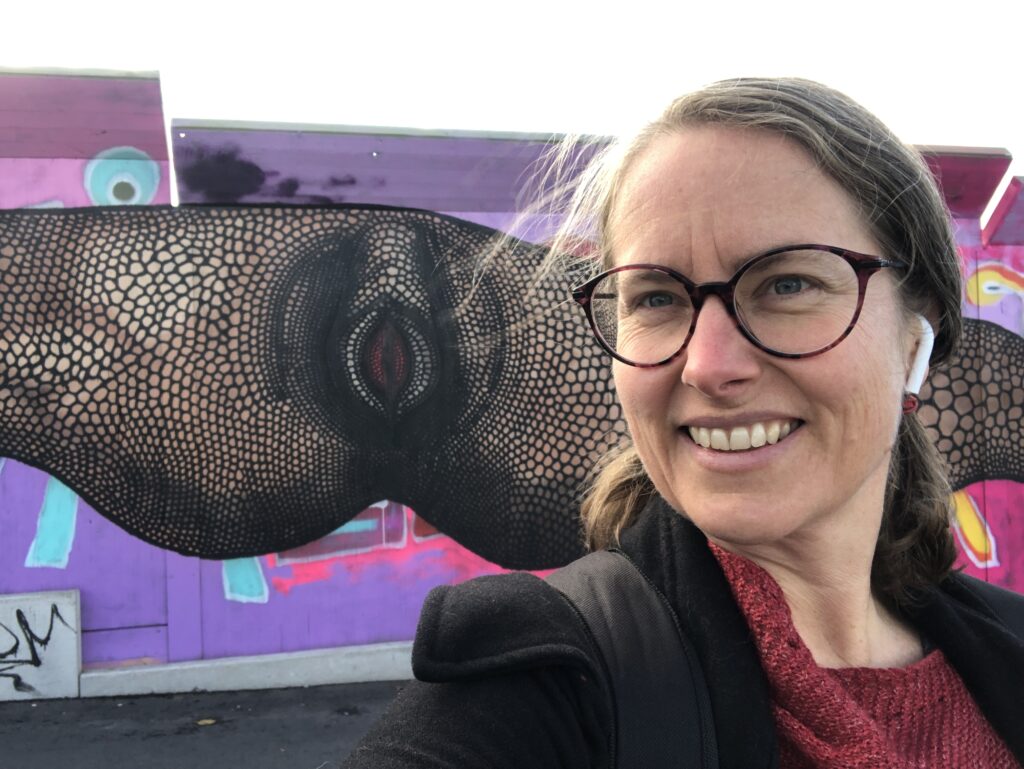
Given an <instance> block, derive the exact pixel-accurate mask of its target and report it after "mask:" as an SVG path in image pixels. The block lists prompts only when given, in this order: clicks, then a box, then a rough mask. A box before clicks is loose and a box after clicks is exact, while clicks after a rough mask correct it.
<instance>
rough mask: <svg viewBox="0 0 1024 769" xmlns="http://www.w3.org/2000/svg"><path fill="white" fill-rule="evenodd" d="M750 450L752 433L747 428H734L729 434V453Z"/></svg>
mask: <svg viewBox="0 0 1024 769" xmlns="http://www.w3.org/2000/svg"><path fill="white" fill-rule="evenodd" d="M749 448H750V431H749V430H747V428H746V427H734V428H732V432H731V433H729V451H745V450H746V449H749Z"/></svg>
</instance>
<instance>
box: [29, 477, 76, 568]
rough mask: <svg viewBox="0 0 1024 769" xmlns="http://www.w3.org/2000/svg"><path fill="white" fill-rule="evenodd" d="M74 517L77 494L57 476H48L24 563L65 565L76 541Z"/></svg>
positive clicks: (38, 566) (47, 565)
mask: <svg viewBox="0 0 1024 769" xmlns="http://www.w3.org/2000/svg"><path fill="white" fill-rule="evenodd" d="M77 518H78V495H77V494H75V492H73V491H72V490H71V489H69V488H68V487H67V486H65V485H64V484H63V483H61V482H60V481H58V480H57V479H56V478H48V479H47V480H46V491H45V492H44V494H43V506H42V508H41V509H40V510H39V518H38V520H37V522H36V536H35V538H34V539H33V540H32V544H31V545H30V546H29V548H28V555H26V556H25V566H27V567H29V568H40V567H48V568H51V569H63V568H66V567H67V565H68V557H69V556H70V555H71V545H72V544H74V541H75V521H76V519H77Z"/></svg>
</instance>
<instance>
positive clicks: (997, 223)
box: [982, 176, 1024, 246]
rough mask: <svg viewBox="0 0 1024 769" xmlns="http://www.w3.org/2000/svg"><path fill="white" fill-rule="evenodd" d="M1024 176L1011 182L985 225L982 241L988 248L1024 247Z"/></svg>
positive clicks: (1017, 177) (1014, 178)
mask: <svg viewBox="0 0 1024 769" xmlns="http://www.w3.org/2000/svg"><path fill="white" fill-rule="evenodd" d="M1022 192H1024V176H1015V177H1013V178H1012V179H1011V180H1010V183H1009V184H1008V185H1007V187H1006V190H1005V191H1004V192H1003V196H1002V197H1001V198H1000V199H999V203H998V204H996V208H995V210H994V211H993V212H992V218H991V219H989V220H988V224H986V225H985V231H984V232H983V233H982V241H983V242H984V243H985V245H987V246H1020V245H1024V194H1021V193H1022Z"/></svg>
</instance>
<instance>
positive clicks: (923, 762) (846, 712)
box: [711, 545, 1019, 769]
mask: <svg viewBox="0 0 1024 769" xmlns="http://www.w3.org/2000/svg"><path fill="white" fill-rule="evenodd" d="M711 549H712V551H713V552H714V554H715V556H716V557H717V558H718V562H719V564H721V566H722V570H723V571H724V572H725V576H726V579H727V580H728V581H729V585H730V587H731V588H732V592H733V595H734V596H735V598H736V602H737V603H738V604H739V607H740V610H741V611H742V612H743V615H744V616H745V617H746V620H747V624H748V625H749V626H750V628H751V631H752V632H753V635H754V642H755V643H756V645H757V648H758V651H759V653H760V656H761V665H762V666H763V667H764V671H765V674H766V675H767V678H768V683H769V686H770V688H771V697H772V711H773V716H774V718H775V726H776V729H777V731H778V736H779V757H780V766H781V767H782V769H803V768H804V767H808V769H826V768H828V769H832V768H834V769H839V767H842V768H843V769H854V768H856V769H861V767H863V768H864V769H869V768H870V769H879V768H880V767H886V768H889V767H891V768H892V769H897V768H898V769H909V768H910V767H914V768H915V769H917V768H918V767H922V768H923V767H944V768H945V767H991V768H992V769H1004V768H1005V769H1019V765H1018V764H1017V762H1016V760H1015V759H1014V757H1013V755H1012V754H1011V753H1010V751H1009V750H1008V749H1007V747H1006V744H1005V743H1004V742H1003V741H1002V739H1000V737H999V736H998V735H997V734H996V733H995V731H994V730H993V729H992V727H991V726H990V725H989V723H988V721H987V720H986V719H985V717H984V716H983V715H982V714H981V711H980V710H978V706H977V705H976V704H975V702H974V700H973V699H972V698H971V695H970V693H969V692H968V691H967V688H966V687H965V686H964V683H963V681H961V680H960V676H959V675H957V673H956V671H955V670H954V669H953V667H952V666H951V665H950V664H949V662H948V661H947V660H946V658H945V657H944V656H943V654H942V652H941V651H933V652H931V653H930V654H928V655H927V656H926V657H925V658H924V659H922V660H921V661H920V662H916V663H914V664H913V665H910V666H908V667H906V668H840V669H831V668H821V667H818V665H817V664H815V662H814V658H813V657H812V656H811V652H810V649H808V648H807V646H806V645H805V644H804V642H803V641H802V640H801V639H800V636H799V635H798V634H797V631H796V627H795V626H794V625H793V618H792V616H791V614H790V611H789V606H788V605H787V604H786V602H785V599H784V597H783V594H782V588H780V587H779V585H778V583H777V582H775V580H774V579H772V577H771V576H770V575H769V574H768V572H766V571H765V570H764V569H762V568H761V567H760V566H758V565H757V564H755V563H754V562H753V561H750V560H748V559H746V558H742V557H740V556H737V555H733V554H731V553H728V552H726V551H724V550H722V549H721V548H719V547H716V546H714V545H712V546H711Z"/></svg>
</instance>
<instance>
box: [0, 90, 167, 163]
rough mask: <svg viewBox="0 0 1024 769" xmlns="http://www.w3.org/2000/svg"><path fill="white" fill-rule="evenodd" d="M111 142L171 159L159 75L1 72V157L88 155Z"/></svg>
mask: <svg viewBox="0 0 1024 769" xmlns="http://www.w3.org/2000/svg"><path fill="white" fill-rule="evenodd" d="M112 146H132V147H137V148H139V149H140V150H142V151H143V152H145V153H146V154H148V155H149V156H150V157H151V158H153V159H154V160H158V161H160V160H163V161H166V160H167V159H168V154H167V142H166V140H165V137H164V120H163V104H162V102H161V97H160V81H159V80H158V79H157V78H156V77H155V76H153V77H98V76H76V75H67V74H65V75H39V74H31V73H24V74H18V73H0V157H7V158H43V159H49V158H81V159H87V158H91V157H93V156H95V155H96V153H98V152H100V151H101V150H103V149H106V148H107V147H112Z"/></svg>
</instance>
